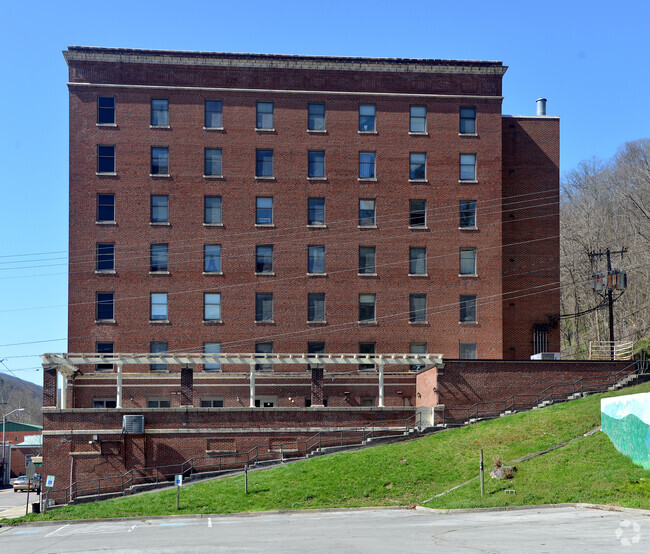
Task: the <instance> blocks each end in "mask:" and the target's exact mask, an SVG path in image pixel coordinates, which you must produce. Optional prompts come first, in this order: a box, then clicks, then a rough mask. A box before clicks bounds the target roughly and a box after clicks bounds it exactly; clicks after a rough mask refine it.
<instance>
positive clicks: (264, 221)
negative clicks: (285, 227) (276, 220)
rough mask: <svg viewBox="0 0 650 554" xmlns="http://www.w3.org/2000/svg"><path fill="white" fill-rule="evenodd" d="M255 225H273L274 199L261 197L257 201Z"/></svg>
mask: <svg viewBox="0 0 650 554" xmlns="http://www.w3.org/2000/svg"><path fill="white" fill-rule="evenodd" d="M255 223H256V224H257V225H272V224H273V198H269V197H264V196H259V197H257V198H256V199H255Z"/></svg>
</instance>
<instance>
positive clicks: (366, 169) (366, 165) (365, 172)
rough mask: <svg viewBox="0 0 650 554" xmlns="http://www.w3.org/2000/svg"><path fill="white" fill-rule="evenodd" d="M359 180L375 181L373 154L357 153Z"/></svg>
mask: <svg viewBox="0 0 650 554" xmlns="http://www.w3.org/2000/svg"><path fill="white" fill-rule="evenodd" d="M359 179H375V153H374V152H359Z"/></svg>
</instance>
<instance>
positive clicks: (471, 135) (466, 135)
mask: <svg viewBox="0 0 650 554" xmlns="http://www.w3.org/2000/svg"><path fill="white" fill-rule="evenodd" d="M458 136H459V137H478V133H458Z"/></svg>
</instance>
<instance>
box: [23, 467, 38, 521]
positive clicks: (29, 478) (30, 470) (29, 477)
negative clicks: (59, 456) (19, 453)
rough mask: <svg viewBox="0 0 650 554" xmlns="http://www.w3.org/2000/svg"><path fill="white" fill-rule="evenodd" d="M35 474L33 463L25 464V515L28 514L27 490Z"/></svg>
mask: <svg viewBox="0 0 650 554" xmlns="http://www.w3.org/2000/svg"><path fill="white" fill-rule="evenodd" d="M35 473H36V467H35V466H34V462H32V461H31V460H30V462H29V463H28V464H27V469H26V470H25V474H26V475H27V504H25V515H27V514H28V513H29V489H30V488H31V485H32V479H33V478H34V475H35Z"/></svg>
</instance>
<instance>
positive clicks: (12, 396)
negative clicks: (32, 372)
mask: <svg viewBox="0 0 650 554" xmlns="http://www.w3.org/2000/svg"><path fill="white" fill-rule="evenodd" d="M42 406H43V387H39V386H38V385H35V384H34V383H29V382H27V381H23V380H22V379H18V378H16V377H11V376H10V375H7V374H5V373H0V411H1V412H2V414H6V413H9V412H11V411H12V410H15V409H16V408H25V411H24V412H15V413H13V414H11V415H10V416H9V417H8V418H7V419H8V420H11V421H18V422H20V423H30V424H32V425H42V424H43V415H42V414H41V407H42Z"/></svg>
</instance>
